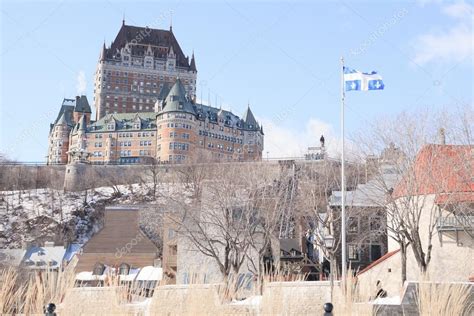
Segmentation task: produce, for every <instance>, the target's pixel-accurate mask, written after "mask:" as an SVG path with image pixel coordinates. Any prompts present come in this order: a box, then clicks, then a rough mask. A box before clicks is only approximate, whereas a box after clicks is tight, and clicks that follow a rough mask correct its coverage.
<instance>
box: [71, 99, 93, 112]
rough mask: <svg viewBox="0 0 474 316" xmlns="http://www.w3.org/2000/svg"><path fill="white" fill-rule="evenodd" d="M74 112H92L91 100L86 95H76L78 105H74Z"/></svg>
mask: <svg viewBox="0 0 474 316" xmlns="http://www.w3.org/2000/svg"><path fill="white" fill-rule="evenodd" d="M74 112H79V113H92V111H91V107H90V105H89V101H87V97H86V96H85V95H81V96H77V97H76V106H75V107H74Z"/></svg>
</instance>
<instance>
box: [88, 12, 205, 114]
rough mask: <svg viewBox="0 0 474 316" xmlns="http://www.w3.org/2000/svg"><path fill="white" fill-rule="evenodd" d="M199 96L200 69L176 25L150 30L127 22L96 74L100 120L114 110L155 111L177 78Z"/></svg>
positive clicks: (106, 49) (102, 56)
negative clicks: (185, 50) (184, 47)
mask: <svg viewBox="0 0 474 316" xmlns="http://www.w3.org/2000/svg"><path fill="white" fill-rule="evenodd" d="M178 77H179V78H181V80H182V81H183V84H184V85H185V89H186V92H187V93H188V94H189V95H190V96H192V97H193V98H194V96H195V95H196V78H197V69H196V63H195V59H194V53H193V54H192V57H191V61H190V60H189V57H186V56H185V55H184V53H183V51H182V50H181V47H180V45H179V43H178V41H177V40H176V38H175V36H174V33H173V30H172V28H170V30H169V31H167V30H158V29H150V28H148V27H136V26H130V25H126V24H125V21H123V24H122V27H121V28H120V30H119V32H118V34H117V36H116V38H115V40H114V41H113V42H112V43H111V44H110V46H109V47H106V45H105V43H104V45H103V47H102V51H101V53H100V57H99V61H98V64H97V70H96V74H95V90H94V97H95V107H96V111H97V112H96V118H97V119H98V120H99V119H101V118H102V117H104V116H105V115H107V114H110V113H133V112H150V111H153V108H154V104H155V102H156V100H157V99H158V98H159V96H160V95H161V94H163V92H165V91H166V90H167V89H169V87H170V86H171V85H173V83H174V82H175V80H176V78H178Z"/></svg>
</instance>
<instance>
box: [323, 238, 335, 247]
mask: <svg viewBox="0 0 474 316" xmlns="http://www.w3.org/2000/svg"><path fill="white" fill-rule="evenodd" d="M324 246H325V247H326V249H332V248H333V247H334V237H333V236H332V235H327V236H325V237H324Z"/></svg>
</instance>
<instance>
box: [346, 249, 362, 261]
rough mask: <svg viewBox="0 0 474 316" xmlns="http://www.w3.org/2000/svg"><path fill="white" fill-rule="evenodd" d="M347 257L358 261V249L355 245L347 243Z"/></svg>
mask: <svg viewBox="0 0 474 316" xmlns="http://www.w3.org/2000/svg"><path fill="white" fill-rule="evenodd" d="M347 252H348V254H347V257H348V259H349V260H351V261H359V260H360V249H359V247H357V245H347Z"/></svg>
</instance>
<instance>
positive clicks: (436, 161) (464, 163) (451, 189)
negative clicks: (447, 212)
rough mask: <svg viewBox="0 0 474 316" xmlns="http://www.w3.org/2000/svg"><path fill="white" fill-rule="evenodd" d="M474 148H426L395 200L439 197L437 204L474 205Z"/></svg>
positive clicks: (402, 183)
mask: <svg viewBox="0 0 474 316" xmlns="http://www.w3.org/2000/svg"><path fill="white" fill-rule="evenodd" d="M473 192H474V146H470V145H434V144H430V145H426V146H425V147H423V148H422V149H421V150H420V151H419V153H418V155H417V156H416V159H415V162H414V165H413V167H412V170H410V172H409V175H406V176H405V177H404V178H403V179H402V180H401V181H400V182H399V183H398V185H397V186H396V187H395V190H394V193H393V196H394V197H395V198H399V197H402V196H406V195H427V194H437V197H436V201H437V203H447V202H466V201H474V194H473Z"/></svg>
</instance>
